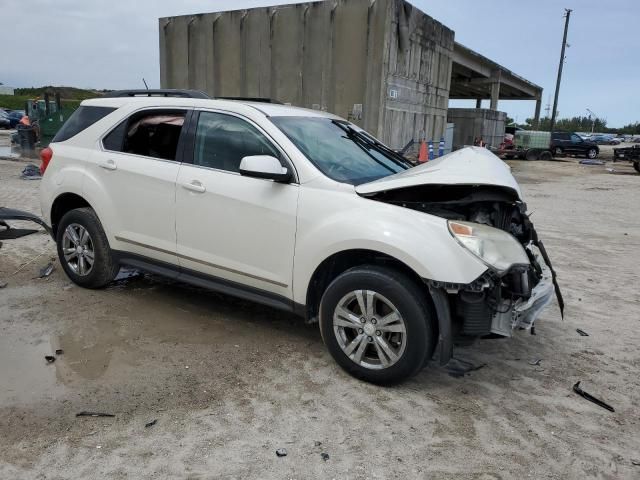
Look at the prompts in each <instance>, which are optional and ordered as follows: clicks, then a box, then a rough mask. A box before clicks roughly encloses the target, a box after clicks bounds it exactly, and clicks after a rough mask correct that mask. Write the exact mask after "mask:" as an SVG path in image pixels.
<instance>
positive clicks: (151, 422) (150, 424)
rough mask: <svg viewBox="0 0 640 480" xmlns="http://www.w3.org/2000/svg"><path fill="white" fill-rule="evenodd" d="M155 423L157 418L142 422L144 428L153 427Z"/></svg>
mask: <svg viewBox="0 0 640 480" xmlns="http://www.w3.org/2000/svg"><path fill="white" fill-rule="evenodd" d="M156 423H158V419H157V418H154V419H153V420H151V421H150V422H148V423H145V424H144V428H149V427H153V426H154V425H155V424H156Z"/></svg>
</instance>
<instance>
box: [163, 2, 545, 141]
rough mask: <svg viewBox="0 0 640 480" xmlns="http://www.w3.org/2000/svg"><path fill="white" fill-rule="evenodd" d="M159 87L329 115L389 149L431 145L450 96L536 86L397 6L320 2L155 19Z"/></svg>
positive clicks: (510, 94) (530, 90) (503, 93)
mask: <svg viewBox="0 0 640 480" xmlns="http://www.w3.org/2000/svg"><path fill="white" fill-rule="evenodd" d="M159 23H160V83H161V86H162V88H191V89H198V90H202V91H204V92H207V93H208V94H209V95H211V96H214V97H259V98H272V99H275V100H278V101H281V102H284V103H290V104H292V105H297V106H303V107H307V108H315V109H321V110H326V111H330V112H332V113H336V114H337V115H340V116H342V117H345V118H348V119H350V120H351V121H353V122H354V123H356V124H358V125H360V126H362V127H363V128H365V129H366V130H368V131H369V132H371V133H372V134H374V135H375V136H377V137H379V138H380V139H382V140H383V141H384V142H386V143H387V144H389V145H390V146H391V147H393V148H400V147H402V146H403V145H405V144H406V143H407V142H408V141H410V140H416V141H418V140H420V139H423V138H426V139H439V138H440V137H441V136H442V135H443V134H444V131H445V129H446V124H447V115H448V112H447V110H448V103H449V99H450V98H473V99H483V98H490V99H491V105H492V108H493V109H494V110H495V109H496V108H497V101H498V99H500V98H522V99H539V98H541V92H542V89H540V87H537V86H535V85H533V84H532V83H530V82H527V81H526V80H524V79H522V78H520V77H518V76H517V75H515V74H512V73H511V72H510V71H509V70H507V69H505V68H504V67H500V66H499V65H497V64H496V63H494V62H491V61H490V60H489V59H486V58H485V57H482V56H481V55H479V54H475V52H472V51H471V50H469V49H467V48H466V47H463V46H462V45H459V44H457V43H455V41H454V32H453V31H452V30H451V29H449V28H447V27H446V26H444V25H443V24H441V23H440V22H438V21H436V20H434V19H433V18H431V17H429V16H428V15H427V14H425V13H424V12H422V11H420V10H419V9H417V8H415V7H413V6H412V5H411V4H409V3H408V2H406V1H404V0H328V1H323V2H314V3H301V4H295V5H283V6H275V7H264V8H254V9H249V10H236V11H228V12H218V13H207V14H197V15H186V16H179V17H169V18H161V19H160V21H159Z"/></svg>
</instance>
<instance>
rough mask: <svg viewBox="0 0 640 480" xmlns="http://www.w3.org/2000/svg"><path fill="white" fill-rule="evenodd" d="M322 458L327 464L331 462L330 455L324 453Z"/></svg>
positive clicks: (321, 455)
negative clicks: (328, 461)
mask: <svg viewBox="0 0 640 480" xmlns="http://www.w3.org/2000/svg"><path fill="white" fill-rule="evenodd" d="M320 458H322V460H324V461H325V462H326V461H327V460H329V454H328V453H324V452H322V453H321V454H320Z"/></svg>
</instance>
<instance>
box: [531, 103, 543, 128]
mask: <svg viewBox="0 0 640 480" xmlns="http://www.w3.org/2000/svg"><path fill="white" fill-rule="evenodd" d="M541 106H542V97H541V96H540V95H538V97H537V98H536V113H535V114H534V116H533V126H534V128H538V127H539V126H540V107H541Z"/></svg>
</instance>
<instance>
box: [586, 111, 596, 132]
mask: <svg viewBox="0 0 640 480" xmlns="http://www.w3.org/2000/svg"><path fill="white" fill-rule="evenodd" d="M587 112H589V116H590V117H592V118H593V120H592V121H591V135H593V130H594V129H595V128H596V120H598V116H597V115H596V114H595V113H593V112H592V111H591V110H589V109H588V108H587Z"/></svg>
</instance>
